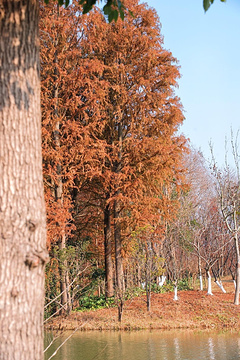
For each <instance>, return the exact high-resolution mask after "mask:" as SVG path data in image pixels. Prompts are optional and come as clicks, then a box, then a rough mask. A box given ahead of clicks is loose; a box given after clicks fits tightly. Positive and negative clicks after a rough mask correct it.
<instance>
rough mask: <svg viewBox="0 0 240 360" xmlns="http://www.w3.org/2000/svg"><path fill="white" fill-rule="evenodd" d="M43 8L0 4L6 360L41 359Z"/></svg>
mask: <svg viewBox="0 0 240 360" xmlns="http://www.w3.org/2000/svg"><path fill="white" fill-rule="evenodd" d="M38 47H39V46H38V1H37V0H18V1H17V0H6V1H4V0H0V173H1V176H0V359H1V360H10V359H11V360H14V359H18V360H21V359H23V360H28V359H29V360H39V359H43V326H42V324H43V303H44V264H45V262H46V260H47V252H46V249H45V240H46V239H45V233H46V229H45V206H44V196H43V184H42V159H41V115H40V78H39V48H38Z"/></svg>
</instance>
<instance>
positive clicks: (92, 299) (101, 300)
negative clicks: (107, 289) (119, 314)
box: [76, 295, 115, 311]
mask: <svg viewBox="0 0 240 360" xmlns="http://www.w3.org/2000/svg"><path fill="white" fill-rule="evenodd" d="M114 305H115V302H114V298H107V299H106V298H105V296H104V295H101V296H94V295H90V296H87V295H85V296H82V297H80V299H79V306H78V307H77V309H76V310H77V311H84V310H97V309H104V308H109V307H113V306H114Z"/></svg>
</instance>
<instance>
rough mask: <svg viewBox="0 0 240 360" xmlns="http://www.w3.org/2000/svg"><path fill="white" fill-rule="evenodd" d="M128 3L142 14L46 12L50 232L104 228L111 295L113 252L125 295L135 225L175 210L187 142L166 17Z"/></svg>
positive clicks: (61, 237)
mask: <svg viewBox="0 0 240 360" xmlns="http://www.w3.org/2000/svg"><path fill="white" fill-rule="evenodd" d="M124 4H125V5H126V7H127V8H128V9H130V10H134V13H135V14H136V16H135V17H132V16H131V15H130V13H129V12H126V14H125V19H124V21H123V20H121V19H118V21H117V22H116V23H112V24H109V23H107V22H106V20H105V18H104V16H103V14H102V13H101V11H100V10H98V9H95V10H94V11H93V12H92V13H91V14H89V15H88V16H86V17H83V16H78V15H79V12H80V8H79V7H78V5H77V4H76V3H73V4H72V5H71V6H70V7H69V8H68V9H67V10H65V9H58V8H57V6H54V5H49V7H48V8H46V9H47V12H46V11H45V10H44V9H42V20H41V41H42V51H41V66H42V112H43V155H44V175H45V188H46V191H45V193H46V200H47V208H48V231H49V238H50V239H51V243H56V242H58V243H59V246H60V245H61V246H62V247H64V246H65V244H66V238H67V237H69V235H72V234H73V233H74V234H77V233H78V230H79V229H82V230H81V233H82V234H83V233H84V232H85V233H87V232H89V234H94V236H95V235H96V234H97V237H98V238H99V241H97V244H98V245H99V243H101V234H102V236H103V235H104V252H105V271H106V295H107V296H112V295H113V293H114V286H113V285H114V274H113V269H114V264H113V253H115V273H116V274H115V275H116V276H115V285H116V288H115V289H116V292H117V294H118V297H120V298H121V299H122V294H123V291H124V277H123V259H122V256H123V250H124V249H123V247H124V248H126V240H127V239H129V234H130V233H131V231H133V230H134V229H136V228H139V227H143V226H146V225H147V226H150V227H151V228H152V229H154V231H155V233H157V231H158V232H160V233H161V232H162V231H163V228H164V224H165V221H166V219H168V220H170V219H171V218H172V216H173V213H174V211H173V210H174V208H175V206H176V201H175V200H174V198H173V196H171V194H172V192H173V191H177V188H178V186H179V185H180V184H181V176H182V175H181V157H182V152H183V151H184V149H185V139H184V138H183V137H182V136H179V135H178V134H177V131H178V129H179V126H180V125H181V123H182V121H183V114H182V109H181V104H180V102H179V99H178V98H177V97H176V96H175V94H174V88H175V87H176V86H177V79H178V77H179V70H178V67H177V65H176V59H175V58H173V56H172V54H171V53H170V52H169V51H166V50H165V49H164V48H163V39H162V36H161V33H160V22H159V18H158V16H157V14H156V12H155V11H154V10H153V9H150V8H148V6H147V5H145V4H139V3H138V1H137V0H126V1H125V3H124ZM94 219H95V220H94ZM89 224H91V225H93V224H94V226H93V229H91V227H90V226H88V225H89ZM83 225H84V226H83ZM74 227H75V229H74ZM84 228H85V229H84ZM151 231H152V230H151ZM113 247H114V250H115V251H114V252H113ZM63 275H64V277H66V272H63ZM66 283H67V282H66V281H65V286H67V284H66Z"/></svg>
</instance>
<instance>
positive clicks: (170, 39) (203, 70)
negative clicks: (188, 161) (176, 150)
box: [146, 0, 240, 166]
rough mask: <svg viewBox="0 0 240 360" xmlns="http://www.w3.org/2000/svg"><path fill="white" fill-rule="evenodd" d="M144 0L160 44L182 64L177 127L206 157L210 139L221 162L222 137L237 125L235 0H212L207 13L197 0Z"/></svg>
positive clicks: (239, 32)
mask: <svg viewBox="0 0 240 360" xmlns="http://www.w3.org/2000/svg"><path fill="white" fill-rule="evenodd" d="M146 2H147V3H148V5H149V6H152V7H154V8H155V9H156V10H157V12H158V15H159V17H160V21H161V24H162V35H163V36H164V47H165V48H166V49H168V50H170V51H171V52H172V54H173V56H174V57H176V58H177V59H178V60H179V65H180V67H181V68H180V72H181V75H182V77H181V79H180V80H179V89H178V90H177V95H178V96H179V97H180V98H181V102H182V104H183V107H184V111H185V112H184V114H185V117H186V120H185V122H184V125H183V126H182V128H181V132H183V133H184V135H185V136H186V137H188V138H190V140H191V143H192V144H193V145H194V146H195V147H196V148H197V149H201V151H202V152H203V154H204V156H205V157H206V158H207V159H208V158H210V150H209V142H210V141H211V142H212V143H213V147H214V153H215V157H216V159H217V162H218V164H219V166H221V165H223V163H224V159H225V150H224V148H225V137H226V136H227V137H228V138H229V140H230V129H231V127H232V129H233V131H234V132H235V133H236V131H237V130H238V129H240V0H227V2H226V3H222V2H220V0H215V2H214V4H213V5H212V6H211V7H210V9H209V10H208V11H207V13H205V12H204V10H203V6H202V0H188V1H185V0H149V1H146ZM239 142H240V139H239ZM229 162H230V163H231V159H229Z"/></svg>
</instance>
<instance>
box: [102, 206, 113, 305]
mask: <svg viewBox="0 0 240 360" xmlns="http://www.w3.org/2000/svg"><path fill="white" fill-rule="evenodd" d="M104 252H105V254H104V256H105V295H106V297H107V298H108V297H112V296H113V295H114V288H113V263H112V236H111V210H110V206H109V205H106V207H105V209H104Z"/></svg>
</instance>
